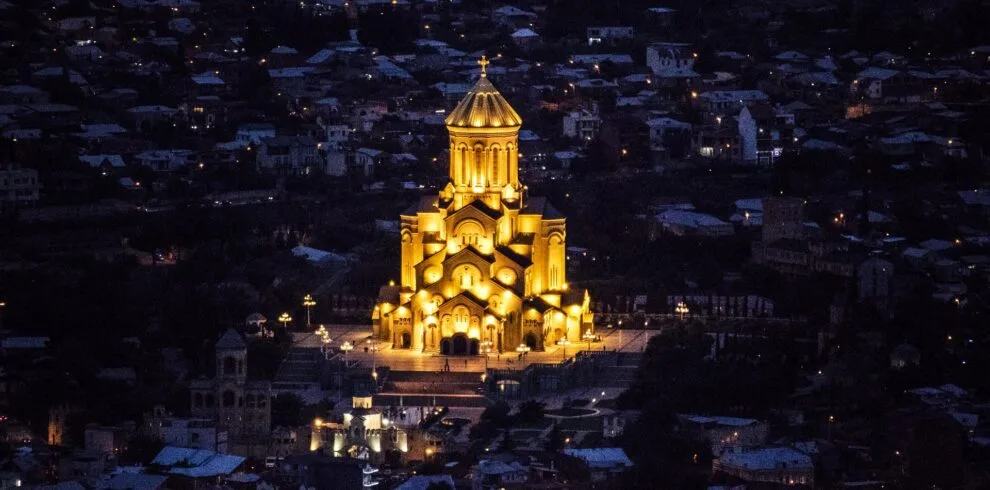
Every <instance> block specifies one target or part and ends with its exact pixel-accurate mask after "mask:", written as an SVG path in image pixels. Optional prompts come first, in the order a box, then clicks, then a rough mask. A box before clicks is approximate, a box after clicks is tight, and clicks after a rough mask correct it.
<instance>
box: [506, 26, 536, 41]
mask: <svg viewBox="0 0 990 490" xmlns="http://www.w3.org/2000/svg"><path fill="white" fill-rule="evenodd" d="M512 37H514V38H517V39H518V38H532V37H540V35H539V34H537V33H536V31H534V30H532V29H527V28H525V27H524V28H522V29H519V30H518V31H516V32H513V33H512Z"/></svg>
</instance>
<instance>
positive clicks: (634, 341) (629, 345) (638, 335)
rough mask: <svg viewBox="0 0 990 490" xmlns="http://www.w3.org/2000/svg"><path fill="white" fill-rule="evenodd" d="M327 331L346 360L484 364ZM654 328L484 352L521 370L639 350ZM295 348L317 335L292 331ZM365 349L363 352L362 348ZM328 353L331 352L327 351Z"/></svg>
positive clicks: (346, 330) (395, 366) (425, 367)
mask: <svg viewBox="0 0 990 490" xmlns="http://www.w3.org/2000/svg"><path fill="white" fill-rule="evenodd" d="M326 329H327V331H328V332H329V333H330V339H331V342H330V347H331V349H332V351H333V352H336V351H337V349H338V348H339V347H340V345H341V344H343V343H344V342H350V343H351V345H353V346H354V349H353V350H352V351H350V352H349V353H348V354H347V356H346V357H347V360H348V361H351V362H355V361H356V362H359V363H361V365H365V366H369V367H370V366H371V365H372V364H374V365H387V366H389V367H390V368H391V369H392V370H394V371H439V370H441V369H443V367H444V365H445V364H446V363H448V362H449V364H450V370H452V371H468V372H482V371H484V369H485V366H486V359H485V356H441V355H439V354H430V353H422V352H415V351H411V350H407V349H392V348H391V347H390V346H389V345H388V344H378V345H379V348H378V351H377V352H373V349H372V348H371V346H372V344H371V343H369V342H368V339H369V338H370V337H371V333H372V332H371V327H370V326H369V325H326ZM658 333H659V331H656V330H647V331H643V330H611V329H606V328H601V329H599V331H598V334H599V335H601V337H602V341H601V342H592V343H591V344H590V346H589V344H588V343H586V342H580V343H574V344H571V345H569V346H566V347H564V346H557V345H555V346H552V347H550V348H549V349H548V350H547V351H546V352H529V353H528V354H526V355H525V356H524V358H523V359H520V358H519V354H518V353H517V352H515V351H512V352H506V353H501V354H497V353H492V354H489V355H488V358H487V365H488V367H492V368H494V367H498V368H509V369H521V368H524V367H526V366H527V365H528V364H532V363H558V362H560V361H562V360H563V359H565V358H567V357H573V356H574V355H575V354H577V353H578V351H582V350H589V347H590V350H596V351H600V350H619V351H622V352H642V351H643V348H644V347H645V345H646V342H647V340H648V339H649V338H650V337H652V336H653V335H656V334H658ZM293 342H294V344H295V346H296V347H317V348H318V347H320V345H321V341H320V338H319V336H317V335H316V334H314V333H312V332H296V333H293ZM365 348H367V351H365ZM331 355H332V354H331Z"/></svg>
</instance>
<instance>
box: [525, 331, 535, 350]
mask: <svg viewBox="0 0 990 490" xmlns="http://www.w3.org/2000/svg"><path fill="white" fill-rule="evenodd" d="M523 343H524V344H526V346H527V347H529V348H530V349H536V336H535V335H533V334H532V333H528V334H526V336H525V337H523Z"/></svg>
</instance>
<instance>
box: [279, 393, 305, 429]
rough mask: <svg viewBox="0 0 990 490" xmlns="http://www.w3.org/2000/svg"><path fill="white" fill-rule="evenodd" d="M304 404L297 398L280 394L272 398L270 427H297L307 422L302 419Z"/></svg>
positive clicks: (290, 394)
mask: <svg viewBox="0 0 990 490" xmlns="http://www.w3.org/2000/svg"><path fill="white" fill-rule="evenodd" d="M304 406H305V404H304V403H303V401H302V399H301V398H299V396H297V395H295V394H292V393H282V394H280V395H278V396H276V397H275V398H272V427H279V426H281V427H297V426H300V425H304V424H305V423H306V422H307V421H304V420H303V419H302V412H303V407H304Z"/></svg>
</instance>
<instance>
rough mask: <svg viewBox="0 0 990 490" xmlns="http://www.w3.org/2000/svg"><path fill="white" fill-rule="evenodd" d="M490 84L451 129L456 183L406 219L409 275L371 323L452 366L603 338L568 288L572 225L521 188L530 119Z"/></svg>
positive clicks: (471, 94)
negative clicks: (448, 358) (586, 337)
mask: <svg viewBox="0 0 990 490" xmlns="http://www.w3.org/2000/svg"><path fill="white" fill-rule="evenodd" d="M488 63H489V61H488V60H487V59H486V58H485V57H482V58H481V60H480V61H479V64H480V65H481V75H480V77H479V78H478V81H477V82H476V83H475V84H474V86H473V87H472V88H471V89H470V90H469V91H468V93H467V95H466V96H465V97H464V98H463V99H462V100H461V101H460V102H459V103H458V104H457V106H456V107H455V108H454V110H453V111H451V112H450V114H449V115H448V116H447V118H446V121H445V123H446V126H447V131H448V133H449V136H450V159H449V160H450V169H449V179H450V180H449V182H448V183H447V184H446V185H445V186H444V187H443V189H441V190H440V192H439V193H438V195H435V196H425V197H423V198H421V199H420V201H419V202H417V203H416V204H414V205H413V206H412V207H410V208H409V209H407V210H406V211H404V212H403V213H402V214H401V217H400V242H401V245H400V247H401V256H402V257H401V270H400V271H399V276H398V281H392V282H390V283H389V284H388V285H387V286H383V287H382V288H381V289H380V291H379V295H378V299H377V303H376V306H375V308H374V311H373V312H372V323H373V327H374V335H375V336H376V337H377V338H378V339H379V340H381V341H383V342H386V343H388V344H391V346H392V348H394V349H412V350H415V351H420V352H429V353H439V354H443V355H477V354H479V353H484V352H486V351H489V350H490V351H491V352H507V351H515V350H516V348H517V347H519V346H523V345H524V346H526V347H527V348H529V349H532V350H534V351H542V350H544V349H545V348H546V347H549V346H551V345H553V344H554V343H556V342H558V341H559V340H561V339H566V340H568V341H570V342H575V343H576V342H580V339H581V337H582V335H583V334H585V333H587V332H589V331H593V329H594V325H593V323H594V315H593V313H592V311H591V309H590V298H589V295H588V292H587V291H586V290H581V289H577V288H572V287H570V286H569V285H568V283H567V277H566V244H567V224H566V219H565V217H564V215H563V214H561V213H560V212H559V211H557V209H555V208H554V207H553V205H551V204H550V203H549V202H548V201H547V199H546V198H543V197H530V196H529V195H528V192H527V191H528V189H527V187H526V186H525V185H524V184H523V183H522V182H520V181H519V144H518V139H519V129H520V128H521V126H522V118H521V117H519V114H518V113H517V112H516V111H515V109H513V108H512V106H510V105H509V103H508V102H507V101H506V100H505V98H504V97H503V96H502V94H500V93H499V91H498V90H497V89H496V88H495V86H494V85H492V83H491V81H490V80H489V79H488V76H487V73H486V69H485V67H486V66H487V65H488Z"/></svg>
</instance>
